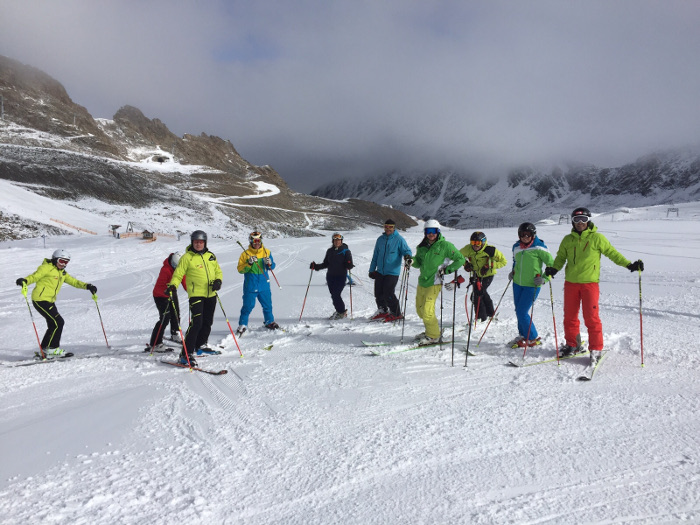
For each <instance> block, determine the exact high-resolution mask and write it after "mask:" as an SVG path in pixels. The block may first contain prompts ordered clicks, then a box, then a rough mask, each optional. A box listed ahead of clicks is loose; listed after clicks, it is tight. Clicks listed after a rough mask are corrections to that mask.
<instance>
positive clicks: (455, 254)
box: [413, 233, 464, 288]
mask: <svg viewBox="0 0 700 525" xmlns="http://www.w3.org/2000/svg"><path fill="white" fill-rule="evenodd" d="M448 262H450V264H449V265H448V264H447V263H448ZM463 264H464V255H462V254H461V253H459V250H457V248H455V246H454V244H452V243H451V242H447V241H446V240H445V238H444V237H443V236H442V234H441V233H440V234H438V238H437V240H436V241H435V242H434V243H433V244H429V243H428V239H427V238H424V239H423V241H422V242H421V243H420V244H419V245H418V248H417V249H416V256H415V258H414V259H413V267H414V268H420V276H419V277H418V286H422V287H423V288H428V287H429V286H434V285H436V284H440V283H441V281H440V279H439V278H438V276H437V272H438V269H439V268H440V267H441V266H443V267H444V266H446V268H445V273H446V274H448V273H452V272H454V271H455V270H458V269H459V267H460V266H462V265H463Z"/></svg>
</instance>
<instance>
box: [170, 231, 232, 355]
mask: <svg viewBox="0 0 700 525" xmlns="http://www.w3.org/2000/svg"><path fill="white" fill-rule="evenodd" d="M190 241H191V244H190V245H189V246H188V247H187V249H186V250H185V253H184V254H183V255H182V257H180V262H179V263H178V264H177V268H175V271H174V272H173V276H172V278H171V279H170V282H169V283H168V286H167V287H166V293H167V294H168V295H171V296H172V295H174V294H175V292H177V287H178V286H180V283H181V282H182V280H183V279H184V278H185V277H187V295H189V299H190V325H189V327H188V328H187V334H185V341H184V346H183V349H182V352H181V353H180V364H182V365H187V366H190V367H194V366H197V362H196V361H195V358H194V356H195V355H201V354H207V353H212V352H211V351H208V350H207V349H206V348H203V347H204V345H205V344H206V343H207V340H208V339H209V334H210V333H211V325H212V323H213V322H214V312H215V310H216V296H217V294H216V292H217V291H218V290H221V284H222V279H223V273H222V272H221V266H219V261H217V260H216V255H214V254H213V253H212V252H210V251H209V248H208V247H207V234H206V233H205V232H203V231H202V230H196V231H194V232H192V235H190ZM185 349H187V352H185Z"/></svg>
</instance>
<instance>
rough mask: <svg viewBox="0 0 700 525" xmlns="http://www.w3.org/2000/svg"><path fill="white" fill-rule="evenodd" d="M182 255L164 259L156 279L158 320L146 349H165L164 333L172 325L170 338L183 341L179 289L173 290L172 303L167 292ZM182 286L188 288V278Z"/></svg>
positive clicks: (155, 293) (154, 297)
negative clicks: (180, 331)
mask: <svg viewBox="0 0 700 525" xmlns="http://www.w3.org/2000/svg"><path fill="white" fill-rule="evenodd" d="M180 257H181V255H180V254H179V253H178V252H175V253H171V254H170V255H168V257H166V259H165V260H164V261H163V266H162V267H161V269H160V273H159V274H158V279H156V284H155V286H154V287H153V300H154V301H155V303H156V308H158V322H156V325H155V326H154V327H153V332H152V333H151V340H150V342H149V343H148V348H146V350H145V351H149V352H150V351H151V349H153V350H155V351H159V350H164V349H165V345H163V335H164V334H165V329H166V327H167V326H168V324H169V325H170V339H172V340H173V341H178V342H181V338H180V334H179V332H178V330H179V328H180V302H179V300H178V297H177V291H175V292H173V295H172V303H171V302H170V296H169V295H168V293H167V292H166V286H167V285H168V283H169V282H170V279H172V277H173V272H174V271H175V268H177V265H178V263H179V262H180ZM182 287H183V288H184V289H185V291H186V290H187V280H186V278H185V277H183V278H182Z"/></svg>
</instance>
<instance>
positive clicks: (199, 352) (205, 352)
mask: <svg viewBox="0 0 700 525" xmlns="http://www.w3.org/2000/svg"><path fill="white" fill-rule="evenodd" d="M195 354H197V357H207V356H210V355H221V354H223V352H222V351H221V350H210V349H208V348H207V349H200V350H195Z"/></svg>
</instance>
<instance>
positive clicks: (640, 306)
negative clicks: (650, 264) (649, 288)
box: [637, 268, 644, 368]
mask: <svg viewBox="0 0 700 525" xmlns="http://www.w3.org/2000/svg"><path fill="white" fill-rule="evenodd" d="M637 271H638V272H639V345H640V350H641V353H642V368H644V330H643V328H642V270H641V268H640V269H639V270H637Z"/></svg>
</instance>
